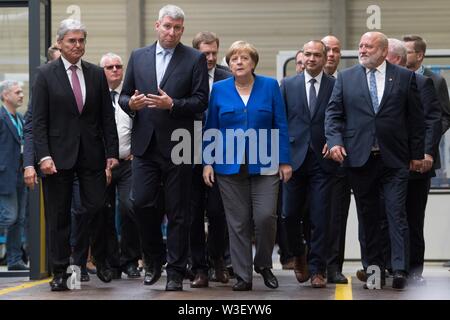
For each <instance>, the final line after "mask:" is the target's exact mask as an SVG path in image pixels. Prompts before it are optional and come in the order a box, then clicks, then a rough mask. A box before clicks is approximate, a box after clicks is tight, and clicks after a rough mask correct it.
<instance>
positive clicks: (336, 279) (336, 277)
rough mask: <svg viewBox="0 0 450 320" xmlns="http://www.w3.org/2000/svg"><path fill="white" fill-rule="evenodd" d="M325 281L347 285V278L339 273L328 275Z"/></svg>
mask: <svg viewBox="0 0 450 320" xmlns="http://www.w3.org/2000/svg"><path fill="white" fill-rule="evenodd" d="M327 280H328V283H336V284H348V280H347V278H346V277H345V276H344V275H343V274H342V273H341V272H339V271H336V272H330V273H328V276H327Z"/></svg>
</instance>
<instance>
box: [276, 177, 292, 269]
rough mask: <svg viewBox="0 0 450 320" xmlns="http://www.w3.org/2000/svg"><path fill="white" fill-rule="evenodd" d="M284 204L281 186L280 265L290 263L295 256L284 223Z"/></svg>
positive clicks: (279, 197) (278, 235)
mask: <svg viewBox="0 0 450 320" xmlns="http://www.w3.org/2000/svg"><path fill="white" fill-rule="evenodd" d="M282 202H283V187H282V185H281V184H280V190H279V192H278V203H277V243H278V248H279V252H278V253H279V254H280V263H281V264H286V263H288V262H289V259H292V258H293V257H294V256H293V254H292V252H291V249H290V248H289V241H288V238H287V231H286V227H285V226H284V223H283V212H282V211H283V210H282Z"/></svg>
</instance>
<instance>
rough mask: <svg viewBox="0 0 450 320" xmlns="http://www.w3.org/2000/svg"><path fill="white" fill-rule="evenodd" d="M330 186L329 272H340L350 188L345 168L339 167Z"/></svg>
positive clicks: (343, 253) (342, 261) (342, 260)
mask: <svg viewBox="0 0 450 320" xmlns="http://www.w3.org/2000/svg"><path fill="white" fill-rule="evenodd" d="M339 169H340V170H341V172H339V173H338V174H337V175H336V176H335V178H334V181H333V186H332V188H331V215H330V220H329V222H330V223H329V234H328V250H329V251H328V260H327V263H328V266H327V270H328V272H329V273H333V272H342V265H343V263H344V256H345V233H346V230H347V218H348V209H349V207H350V196H351V188H350V182H349V181H348V177H347V174H346V173H345V171H344V170H345V169H343V168H339Z"/></svg>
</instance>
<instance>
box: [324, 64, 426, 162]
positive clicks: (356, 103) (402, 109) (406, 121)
mask: <svg viewBox="0 0 450 320" xmlns="http://www.w3.org/2000/svg"><path fill="white" fill-rule="evenodd" d="M325 135H326V137H327V142H328V147H329V148H332V147H334V146H335V145H341V146H344V147H345V148H346V151H347V154H348V156H347V157H346V159H345V161H344V166H347V167H361V166H363V165H364V164H365V163H366V162H367V160H368V158H369V155H370V152H371V149H372V146H373V143H374V139H375V138H377V140H378V144H379V146H380V152H381V157H382V159H383V163H384V165H385V166H387V167H389V168H401V167H409V161H410V160H420V159H423V155H424V137H425V118H424V111H423V108H422V106H421V104H420V101H419V94H418V91H417V84H416V76H415V73H414V72H412V71H409V70H407V69H405V68H402V67H399V66H396V65H392V64H390V63H389V62H386V81H385V87H384V93H383V98H382V99H381V102H380V107H379V111H378V113H377V114H375V112H374V110H373V107H372V102H371V99H370V93H369V87H368V85H367V76H366V69H365V68H364V67H363V66H362V65H359V64H358V65H356V66H353V67H351V68H348V69H345V70H343V71H341V72H339V73H338V78H337V81H336V84H335V86H334V89H333V94H332V96H331V98H330V102H329V104H328V108H327V111H326V117H325Z"/></svg>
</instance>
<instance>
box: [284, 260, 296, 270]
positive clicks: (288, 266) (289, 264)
mask: <svg viewBox="0 0 450 320" xmlns="http://www.w3.org/2000/svg"><path fill="white" fill-rule="evenodd" d="M282 269H283V270H294V258H290V259H289V260H288V261H287V262H286V263H284V264H282Z"/></svg>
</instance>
